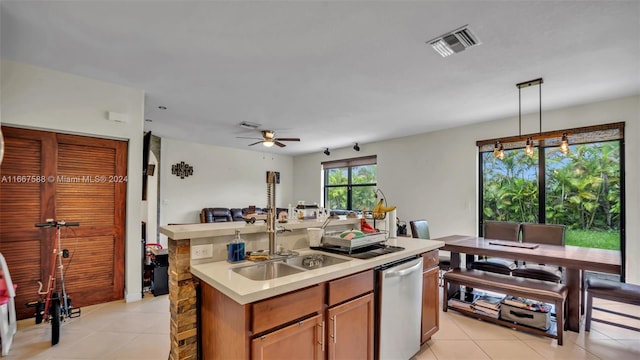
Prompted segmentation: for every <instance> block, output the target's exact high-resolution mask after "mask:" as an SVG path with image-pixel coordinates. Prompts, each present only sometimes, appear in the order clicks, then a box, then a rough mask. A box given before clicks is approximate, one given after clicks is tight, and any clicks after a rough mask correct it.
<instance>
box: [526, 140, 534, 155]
mask: <svg viewBox="0 0 640 360" xmlns="http://www.w3.org/2000/svg"><path fill="white" fill-rule="evenodd" d="M524 153H525V154H526V155H527V156H528V157H532V156H533V140H531V136H529V137H528V138H527V144H526V145H525V147H524Z"/></svg>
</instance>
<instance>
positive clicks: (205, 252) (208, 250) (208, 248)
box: [191, 244, 213, 260]
mask: <svg viewBox="0 0 640 360" xmlns="http://www.w3.org/2000/svg"><path fill="white" fill-rule="evenodd" d="M212 256H213V244H205V245H192V246H191V258H192V259H193V260H197V259H204V258H210V257H212Z"/></svg>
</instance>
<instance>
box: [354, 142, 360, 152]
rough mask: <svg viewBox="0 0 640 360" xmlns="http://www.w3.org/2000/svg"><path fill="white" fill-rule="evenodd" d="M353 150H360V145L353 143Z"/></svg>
mask: <svg viewBox="0 0 640 360" xmlns="http://www.w3.org/2000/svg"><path fill="white" fill-rule="evenodd" d="M353 150H355V151H360V146H358V143H356V144H355V145H353Z"/></svg>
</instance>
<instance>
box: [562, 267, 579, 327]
mask: <svg viewBox="0 0 640 360" xmlns="http://www.w3.org/2000/svg"><path fill="white" fill-rule="evenodd" d="M565 285H566V286H567V290H568V294H567V303H568V304H567V307H568V309H567V326H568V328H569V330H571V331H575V332H580V291H582V290H581V289H580V287H581V286H580V285H581V283H580V269H566V273H565Z"/></svg>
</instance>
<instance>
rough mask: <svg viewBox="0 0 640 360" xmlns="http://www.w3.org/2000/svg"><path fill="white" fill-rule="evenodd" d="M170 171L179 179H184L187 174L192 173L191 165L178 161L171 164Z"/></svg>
mask: <svg viewBox="0 0 640 360" xmlns="http://www.w3.org/2000/svg"><path fill="white" fill-rule="evenodd" d="M171 173H172V174H174V175H175V176H180V179H184V178H186V177H188V176H189V175H193V166H191V165H189V164H186V163H185V162H184V161H180V162H179V163H177V164H175V165H171Z"/></svg>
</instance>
